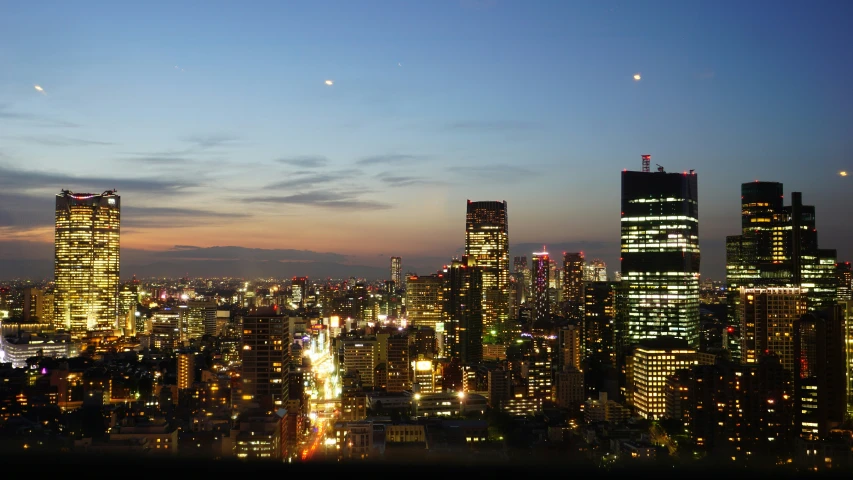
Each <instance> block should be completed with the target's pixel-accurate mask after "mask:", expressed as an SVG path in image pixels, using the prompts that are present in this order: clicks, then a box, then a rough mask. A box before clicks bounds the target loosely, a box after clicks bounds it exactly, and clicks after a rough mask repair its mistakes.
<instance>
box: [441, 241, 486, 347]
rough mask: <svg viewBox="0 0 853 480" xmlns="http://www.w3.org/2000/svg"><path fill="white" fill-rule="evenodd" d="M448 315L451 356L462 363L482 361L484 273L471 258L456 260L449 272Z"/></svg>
mask: <svg viewBox="0 0 853 480" xmlns="http://www.w3.org/2000/svg"><path fill="white" fill-rule="evenodd" d="M447 282H448V284H449V285H448V288H447V296H446V298H445V308H446V310H445V312H446V313H445V315H446V317H447V319H448V325H449V327H448V337H449V338H450V341H451V346H450V351H451V356H452V357H454V358H459V360H461V361H462V363H476V362H479V361H481V360H482V359H483V311H482V306H481V305H482V301H483V294H482V273H481V270H480V268H479V267H476V266H473V262H471V261H469V259H468V257H462V258H461V259H453V262H452V263H451V264H450V268H449V269H448V272H447Z"/></svg>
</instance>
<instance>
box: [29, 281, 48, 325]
mask: <svg viewBox="0 0 853 480" xmlns="http://www.w3.org/2000/svg"><path fill="white" fill-rule="evenodd" d="M49 298H50V296H49V295H48V294H47V293H46V292H45V291H44V290H42V289H41V288H38V287H30V288H27V289H25V290H24V311H23V315H24V322H25V323H36V322H38V323H52V319H49V318H47V317H46V316H45V313H47V311H48V310H53V308H52V307H50V308H48V307H47V306H46V302H47V300H48V299H49Z"/></svg>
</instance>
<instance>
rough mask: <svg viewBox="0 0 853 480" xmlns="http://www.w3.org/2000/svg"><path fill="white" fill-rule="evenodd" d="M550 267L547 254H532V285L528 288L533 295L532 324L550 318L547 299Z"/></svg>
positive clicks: (549, 259)
mask: <svg viewBox="0 0 853 480" xmlns="http://www.w3.org/2000/svg"><path fill="white" fill-rule="evenodd" d="M550 266H551V258H550V257H549V256H548V252H536V253H534V254H533V269H532V277H533V284H532V285H531V286H530V292H531V293H532V295H533V322H537V321H539V320H548V319H549V318H550V317H551V309H550V306H551V302H550V301H549V299H548V283H549V280H550V273H551V270H550Z"/></svg>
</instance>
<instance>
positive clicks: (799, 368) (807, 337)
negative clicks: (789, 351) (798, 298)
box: [792, 306, 847, 440]
mask: <svg viewBox="0 0 853 480" xmlns="http://www.w3.org/2000/svg"><path fill="white" fill-rule="evenodd" d="M792 343H793V347H794V348H793V356H794V361H793V367H794V372H793V377H794V405H795V408H794V423H795V431H796V433H797V434H799V436H800V437H802V438H804V439H806V440H818V439H825V438H826V437H827V436H828V434H829V430H830V429H831V428H833V427H834V426H837V425H839V424H840V423H841V422H843V421H844V416H845V413H846V408H845V407H846V400H847V399H846V393H847V392H846V386H847V385H846V384H845V383H846V377H847V375H846V373H847V372H846V369H845V361H846V351H845V335H844V307H841V306H836V307H833V308H829V309H827V310H824V311H822V312H820V313H819V314H818V315H815V314H807V315H803V317H802V318H800V319H799V320H797V321H796V322H794V328H793V339H792Z"/></svg>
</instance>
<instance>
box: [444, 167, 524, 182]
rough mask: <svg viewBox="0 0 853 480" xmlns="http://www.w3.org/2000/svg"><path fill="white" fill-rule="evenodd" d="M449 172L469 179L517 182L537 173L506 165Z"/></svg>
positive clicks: (463, 168)
mask: <svg viewBox="0 0 853 480" xmlns="http://www.w3.org/2000/svg"><path fill="white" fill-rule="evenodd" d="M450 171H451V172H454V173H457V174H460V175H467V176H470V177H471V178H477V179H488V180H494V181H510V180H518V179H519V178H524V177H526V176H532V175H536V174H537V173H538V172H536V171H534V170H531V169H528V168H524V167H518V166H515V165H506V164H496V165H477V166H463V167H450Z"/></svg>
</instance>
